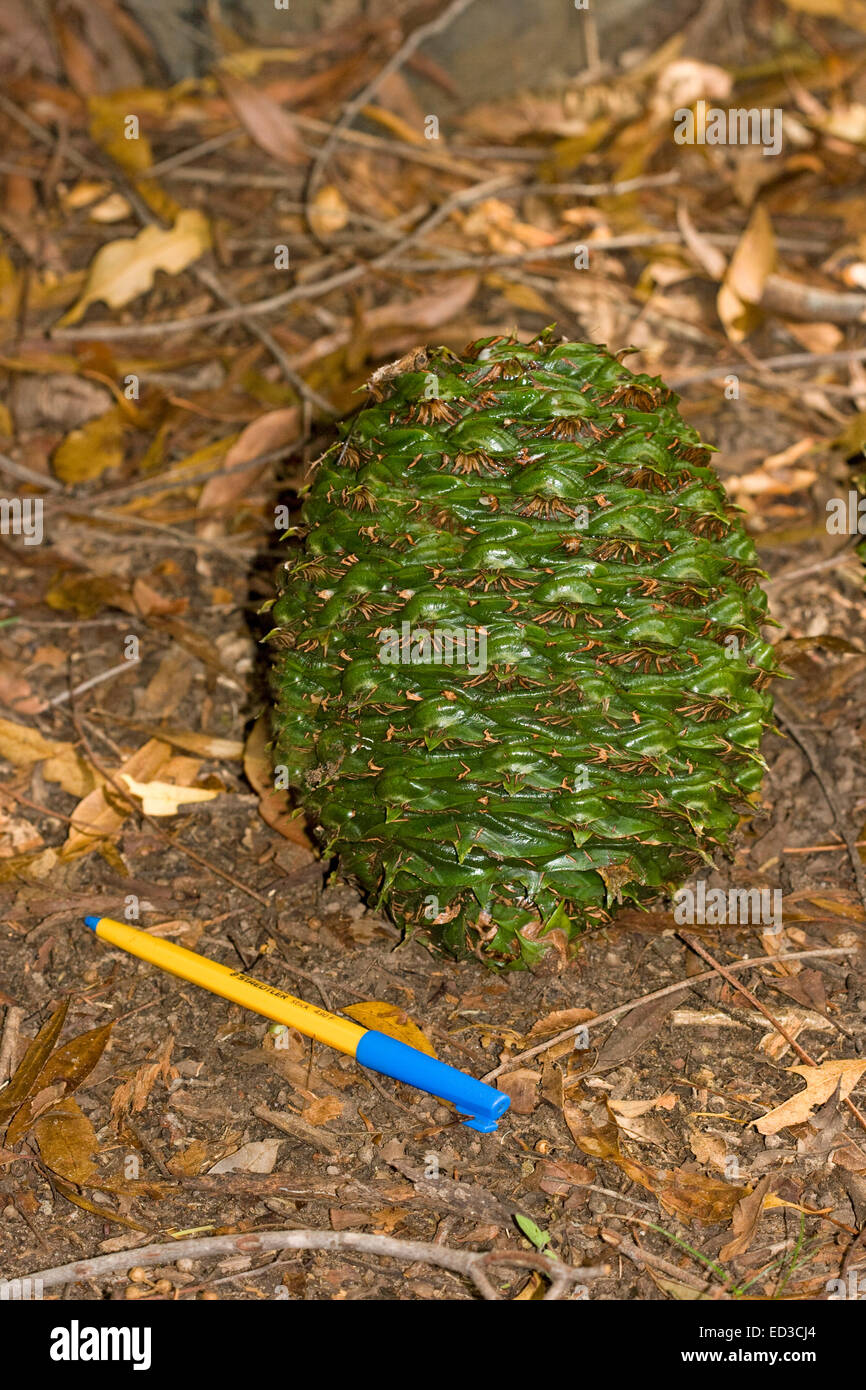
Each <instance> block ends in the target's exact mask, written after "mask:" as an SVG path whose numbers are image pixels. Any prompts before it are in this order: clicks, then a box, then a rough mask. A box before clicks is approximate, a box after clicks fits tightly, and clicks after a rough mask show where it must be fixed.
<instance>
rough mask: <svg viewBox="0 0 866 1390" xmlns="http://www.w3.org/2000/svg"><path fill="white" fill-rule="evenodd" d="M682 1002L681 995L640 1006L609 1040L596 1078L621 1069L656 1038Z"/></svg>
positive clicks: (595, 1068)
mask: <svg viewBox="0 0 866 1390" xmlns="http://www.w3.org/2000/svg"><path fill="white" fill-rule="evenodd" d="M678 1002H679V995H678V994H669V995H667V996H665V998H663V999H653V1000H651V1001H650V1002H649V1003H648V1004H639V1005H638V1007H637V1008H636V1009H632V1010H631V1012H630V1013H629V1014H627V1015H626V1017H625V1018H624V1019H622V1021H621V1022H620V1023H618V1024H617V1026H616V1027H615V1028H614V1030H613V1032H612V1033H611V1034H610V1036H609V1037H608V1038H607V1039H606V1041H605V1043H604V1045H603V1047H602V1049H601V1051H600V1052H599V1054H598V1057H597V1058H596V1060H595V1063H594V1065H593V1068H592V1072H593V1075H595V1074H596V1073H597V1072H601V1071H607V1070H608V1069H609V1068H611V1067H618V1066H620V1065H621V1064H622V1063H623V1062H624V1061H625V1060H626V1058H628V1057H631V1056H633V1055H634V1053H635V1052H639V1051H640V1049H641V1048H642V1047H644V1046H645V1044H646V1043H648V1042H649V1041H650V1039H651V1038H654V1037H655V1035H656V1033H657V1032H658V1031H659V1029H660V1028H661V1026H662V1024H663V1023H664V1021H665V1019H666V1018H667V1016H668V1014H669V1013H670V1012H671V1011H672V1010H673V1009H674V1008H675V1007H676V1005H677V1003H678Z"/></svg>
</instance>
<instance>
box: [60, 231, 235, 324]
mask: <svg viewBox="0 0 866 1390" xmlns="http://www.w3.org/2000/svg"><path fill="white" fill-rule="evenodd" d="M209 246H210V227H209V225H208V221H207V218H206V217H205V216H204V213H201V212H198V211H197V210H195V209H194V208H187V209H185V210H184V211H183V212H181V213H180V214H179V215H178V218H177V221H176V222H175V224H174V226H173V227H169V228H167V229H163V228H162V227H155V226H150V227H145V228H144V230H143V231H141V232H139V233H138V235H137V236H134V237H124V238H123V239H121V240H119V241H112V242H109V244H108V245H107V246H103V247H102V248H101V250H99V251H97V253H96V255H95V256H94V258H93V261H92V263H91V266H90V270H89V272H88V276H87V283H86V285H85V287H84V293H83V294H82V296H81V298H80V299H79V300H78V301H77V302H76V303H75V304H73V306H72V308H71V309H70V310H69V311H68V312H67V313H66V314H64V315H63V318H62V319H60V322H59V325H58V326H59V327H65V326H68V325H69V324H73V323H78V322H79V320H80V319H82V318H83V317H84V315H85V313H86V312H87V310H88V309H89V308H90V305H91V304H95V303H96V302H97V301H98V300H102V302H103V303H105V304H108V305H109V306H110V308H112V309H121V308H123V306H124V305H125V304H129V302H130V301H131V300H133V299H136V298H137V297H138V295H140V294H144V293H145V291H146V290H149V289H150V287H151V285H152V284H153V277H154V275H155V274H156V272H157V271H158V270H164V271H166V272H167V274H169V275H177V274H178V273H179V272H180V271H181V270H185V269H186V267H187V266H188V265H191V264H192V262H193V261H196V260H198V258H199V256H200V255H201V254H202V253H203V252H204V251H206V250H207V249H208V247H209Z"/></svg>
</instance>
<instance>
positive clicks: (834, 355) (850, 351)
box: [668, 348, 866, 390]
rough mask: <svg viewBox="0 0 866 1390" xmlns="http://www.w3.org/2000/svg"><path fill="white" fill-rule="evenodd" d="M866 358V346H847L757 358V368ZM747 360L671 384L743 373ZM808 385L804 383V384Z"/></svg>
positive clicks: (841, 362)
mask: <svg viewBox="0 0 866 1390" xmlns="http://www.w3.org/2000/svg"><path fill="white" fill-rule="evenodd" d="M864 361H866V348H846V349H845V350H844V351H840V352H787V353H783V354H782V355H781V356H780V357H759V358H756V359H755V367H757V368H761V369H762V370H766V371H777V370H782V369H787V368H789V367H794V368H796V367H846V366H848V365H849V364H850V363H851V362H864ZM752 370H754V368H750V367H749V365H748V363H744V362H722V363H720V364H719V365H718V366H716V367H709V368H707V369H705V370H704V371H700V372H689V373H687V374H684V375H682V376H673V377H670V378H669V379H668V385H669V386H673V387H675V388H676V389H677V390H679V389H680V388H681V387H684V386H691V385H692V384H693V383H694V382H700V381H716V380H717V379H718V378H719V377H723V376H728V375H729V374H730V373H731V372H735V373H738V374H739V375H740V376H742V374H743V373H744V372H747V373H748V372H750V371H752ZM801 384H802V385H805V383H801Z"/></svg>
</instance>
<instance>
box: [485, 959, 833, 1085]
mask: <svg viewBox="0 0 866 1390" xmlns="http://www.w3.org/2000/svg"><path fill="white" fill-rule="evenodd" d="M859 949H860V948H859V946H828V947H826V948H824V947H822V948H821V949H818V950H810V951H786V952H785V953H784V954H783V955H775V956H750V957H749V958H748V959H747V960H737V961H733V962H732V963H731V965H729V966H728V969H729V970H751V969H752V967H753V966H755V965H777V964H778V963H779V962H780V961H788V960H805V959H807V958H808V957H810V956H850V955H853V954H854V953H855V951H858V950H859ZM715 974H716V972H715V971H714V970H705V971H704V972H703V973H702V974H700V975H692V976H691V977H690V978H689V979H688V980H678V981H677V982H676V983H675V984H672V985H665V986H664V988H663V989H655V990H653V991H652V993H651V994H642V995H640V996H639V998H637V999H630V1000H629V1002H628V1003H627V1004H618V1005H617V1007H616V1008H615V1009H608V1010H607V1012H606V1013H603V1014H596V1016H595V1018H588V1019H587V1020H586V1021H585V1022H584V1023H576V1024H575V1025H574V1027H573V1028H566V1029H564V1030H563V1032H561V1033H557V1034H556V1035H555V1036H554V1037H552V1038H548V1039H547V1040H546V1042H543V1043H539V1044H538V1045H537V1047H529V1048H527V1049H526V1051H525V1052H518V1053H516V1054H515V1056H513V1057H509V1058H508V1059H507V1060H506V1061H505V1062H502V1063H500V1065H499V1066H498V1067H495V1068H494V1069H493V1071H489V1072H488V1073H487V1075H486V1076H483V1077H482V1078H481V1079H482V1081H492V1080H494V1078H495V1077H497V1076H502V1074H503V1073H504V1072H509V1071H512V1070H513V1069H514V1067H516V1066H519V1065H520V1063H521V1062H526V1061H528V1060H529V1059H530V1058H531V1057H537V1056H538V1055H539V1053H541V1052H547V1051H548V1050H549V1049H550V1048H551V1047H556V1045H557V1043H561V1042H565V1041H566V1039H567V1038H573V1037H574V1036H575V1034H576V1033H579V1032H580V1031H581V1030H582V1029H584V1028H598V1027H600V1025H601V1024H602V1023H612V1022H613V1020H614V1019H616V1018H621V1017H622V1015H623V1014H628V1013H631V1011H632V1009H637V1008H639V1007H640V1005H641V1004H649V1003H651V1002H652V1000H654V999H664V998H665V996H666V995H668V994H677V993H679V992H680V991H686V990H689V989H691V987H692V985H694V984H700V983H701V981H703V980H712V979H713V978H714V976H715Z"/></svg>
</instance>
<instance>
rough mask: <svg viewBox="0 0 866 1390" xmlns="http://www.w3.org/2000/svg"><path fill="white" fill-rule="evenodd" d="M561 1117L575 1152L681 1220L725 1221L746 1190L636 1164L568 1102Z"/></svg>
mask: <svg viewBox="0 0 866 1390" xmlns="http://www.w3.org/2000/svg"><path fill="white" fill-rule="evenodd" d="M864 1065H866V1063H864ZM563 1114H564V1116H565V1122H566V1124H567V1125H568V1128H569V1129H570V1130H571V1133H572V1135H573V1137H574V1141H575V1143H576V1144H577V1146H578V1148H579V1149H581V1150H582V1151H583V1152H584V1153H585V1154H588V1155H589V1156H590V1157H591V1158H598V1159H604V1160H608V1161H609V1162H611V1163H615V1164H616V1165H617V1167H618V1168H621V1169H622V1171H623V1172H624V1173H625V1174H626V1175H627V1177H629V1178H631V1179H632V1181H633V1182H636V1183H640V1185H641V1187H644V1188H646V1190H647V1191H648V1192H652V1193H653V1194H654V1195H655V1196H656V1197H657V1198H658V1201H659V1203H660V1205H661V1206H662V1208H663V1209H664V1210H665V1211H667V1212H670V1213H671V1215H674V1216H679V1217H681V1219H682V1220H683V1221H687V1222H690V1221H705V1222H708V1223H711V1224H718V1223H719V1222H723V1221H729V1220H730V1218H731V1215H732V1213H733V1210H734V1207H735V1206H736V1205H737V1202H739V1201H740V1199H741V1198H742V1197H744V1196H746V1195H747V1193H748V1191H749V1189H748V1188H746V1187H736V1186H734V1184H733V1183H728V1182H721V1181H717V1180H716V1179H715V1178H708V1177H705V1176H704V1175H703V1174H702V1173H687V1172H685V1170H684V1169H682V1168H675V1169H673V1170H670V1169H658V1168H651V1167H649V1166H648V1165H647V1164H645V1163H638V1162H637V1161H636V1160H635V1159H633V1158H629V1157H628V1156H627V1155H626V1154H623V1153H622V1152H621V1151H620V1147H619V1136H618V1134H617V1130H616V1126H615V1125H612V1124H611V1125H605V1126H604V1127H603V1128H601V1129H598V1128H597V1127H596V1126H595V1125H593V1124H592V1122H591V1120H590V1119H589V1117H588V1116H587V1115H586V1114H585V1112H584V1111H583V1110H581V1109H580V1107H579V1106H577V1105H574V1104H572V1103H569V1102H567V1103H566V1105H565V1106H564V1108H563Z"/></svg>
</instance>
